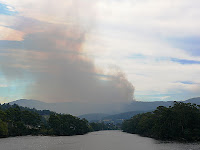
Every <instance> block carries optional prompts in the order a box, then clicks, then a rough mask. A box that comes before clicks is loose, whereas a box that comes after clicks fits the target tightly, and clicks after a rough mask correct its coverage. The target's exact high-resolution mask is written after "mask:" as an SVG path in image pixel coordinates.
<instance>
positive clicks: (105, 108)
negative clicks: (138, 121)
mask: <svg viewBox="0 0 200 150" xmlns="http://www.w3.org/2000/svg"><path fill="white" fill-rule="evenodd" d="M183 102H187V103H188V102H189V103H196V104H198V105H200V98H199V97H198V98H192V99H189V100H186V101H183ZM10 104H11V105H13V104H17V105H20V106H23V107H29V108H35V109H38V110H46V109H47V110H51V111H55V112H57V113H65V114H72V115H76V116H80V115H83V114H110V115H114V114H119V113H124V112H132V111H145V112H146V111H152V110H154V109H156V108H157V107H158V106H166V107H168V106H171V105H173V101H155V102H142V101H132V102H129V103H128V102H122V103H83V102H63V103H45V102H41V101H37V100H26V99H21V100H17V101H13V102H10ZM90 117H91V119H92V118H94V117H98V116H97V115H94V116H90ZM98 119H99V118H98Z"/></svg>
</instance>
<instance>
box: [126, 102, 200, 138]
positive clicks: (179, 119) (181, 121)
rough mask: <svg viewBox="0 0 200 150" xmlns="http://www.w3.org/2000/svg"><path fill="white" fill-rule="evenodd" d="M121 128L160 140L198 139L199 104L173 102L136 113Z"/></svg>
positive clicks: (199, 132) (199, 134)
mask: <svg viewBox="0 0 200 150" xmlns="http://www.w3.org/2000/svg"><path fill="white" fill-rule="evenodd" d="M122 130H123V131H125V132H128V133H133V134H140V135H143V136H148V137H153V138H156V139H161V140H181V141H200V105H196V104H191V103H183V102H174V106H172V107H171V106H170V107H164V106H160V107H158V108H157V109H156V110H155V111H153V112H148V113H143V114H138V115H136V116H134V117H132V118H131V119H129V120H126V121H124V122H123V124H122Z"/></svg>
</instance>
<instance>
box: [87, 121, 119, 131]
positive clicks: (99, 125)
mask: <svg viewBox="0 0 200 150" xmlns="http://www.w3.org/2000/svg"><path fill="white" fill-rule="evenodd" d="M90 126H91V128H92V129H93V131H100V130H118V127H117V126H116V125H114V124H113V123H107V124H105V123H104V122H99V123H95V122H92V123H90Z"/></svg>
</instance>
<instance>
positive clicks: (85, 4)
mask: <svg viewBox="0 0 200 150" xmlns="http://www.w3.org/2000/svg"><path fill="white" fill-rule="evenodd" d="M199 8H200V1H199V0H168V1H165V0H84V1H83V0H59V1H55V0H0V81H1V82H0V102H9V101H12V100H15V99H20V98H28V99H38V100H41V101H47V102H55V101H87V102H90V101H102V102H104V101H117V102H118V101H131V100H132V99H136V100H142V101H159V100H184V99H188V98H191V97H197V96H200V76H199V75H200V38H199V37H200V19H199V18H200V10H199Z"/></svg>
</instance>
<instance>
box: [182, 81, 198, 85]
mask: <svg viewBox="0 0 200 150" xmlns="http://www.w3.org/2000/svg"><path fill="white" fill-rule="evenodd" d="M179 83H182V84H195V83H194V82H192V81H180V82H179Z"/></svg>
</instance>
